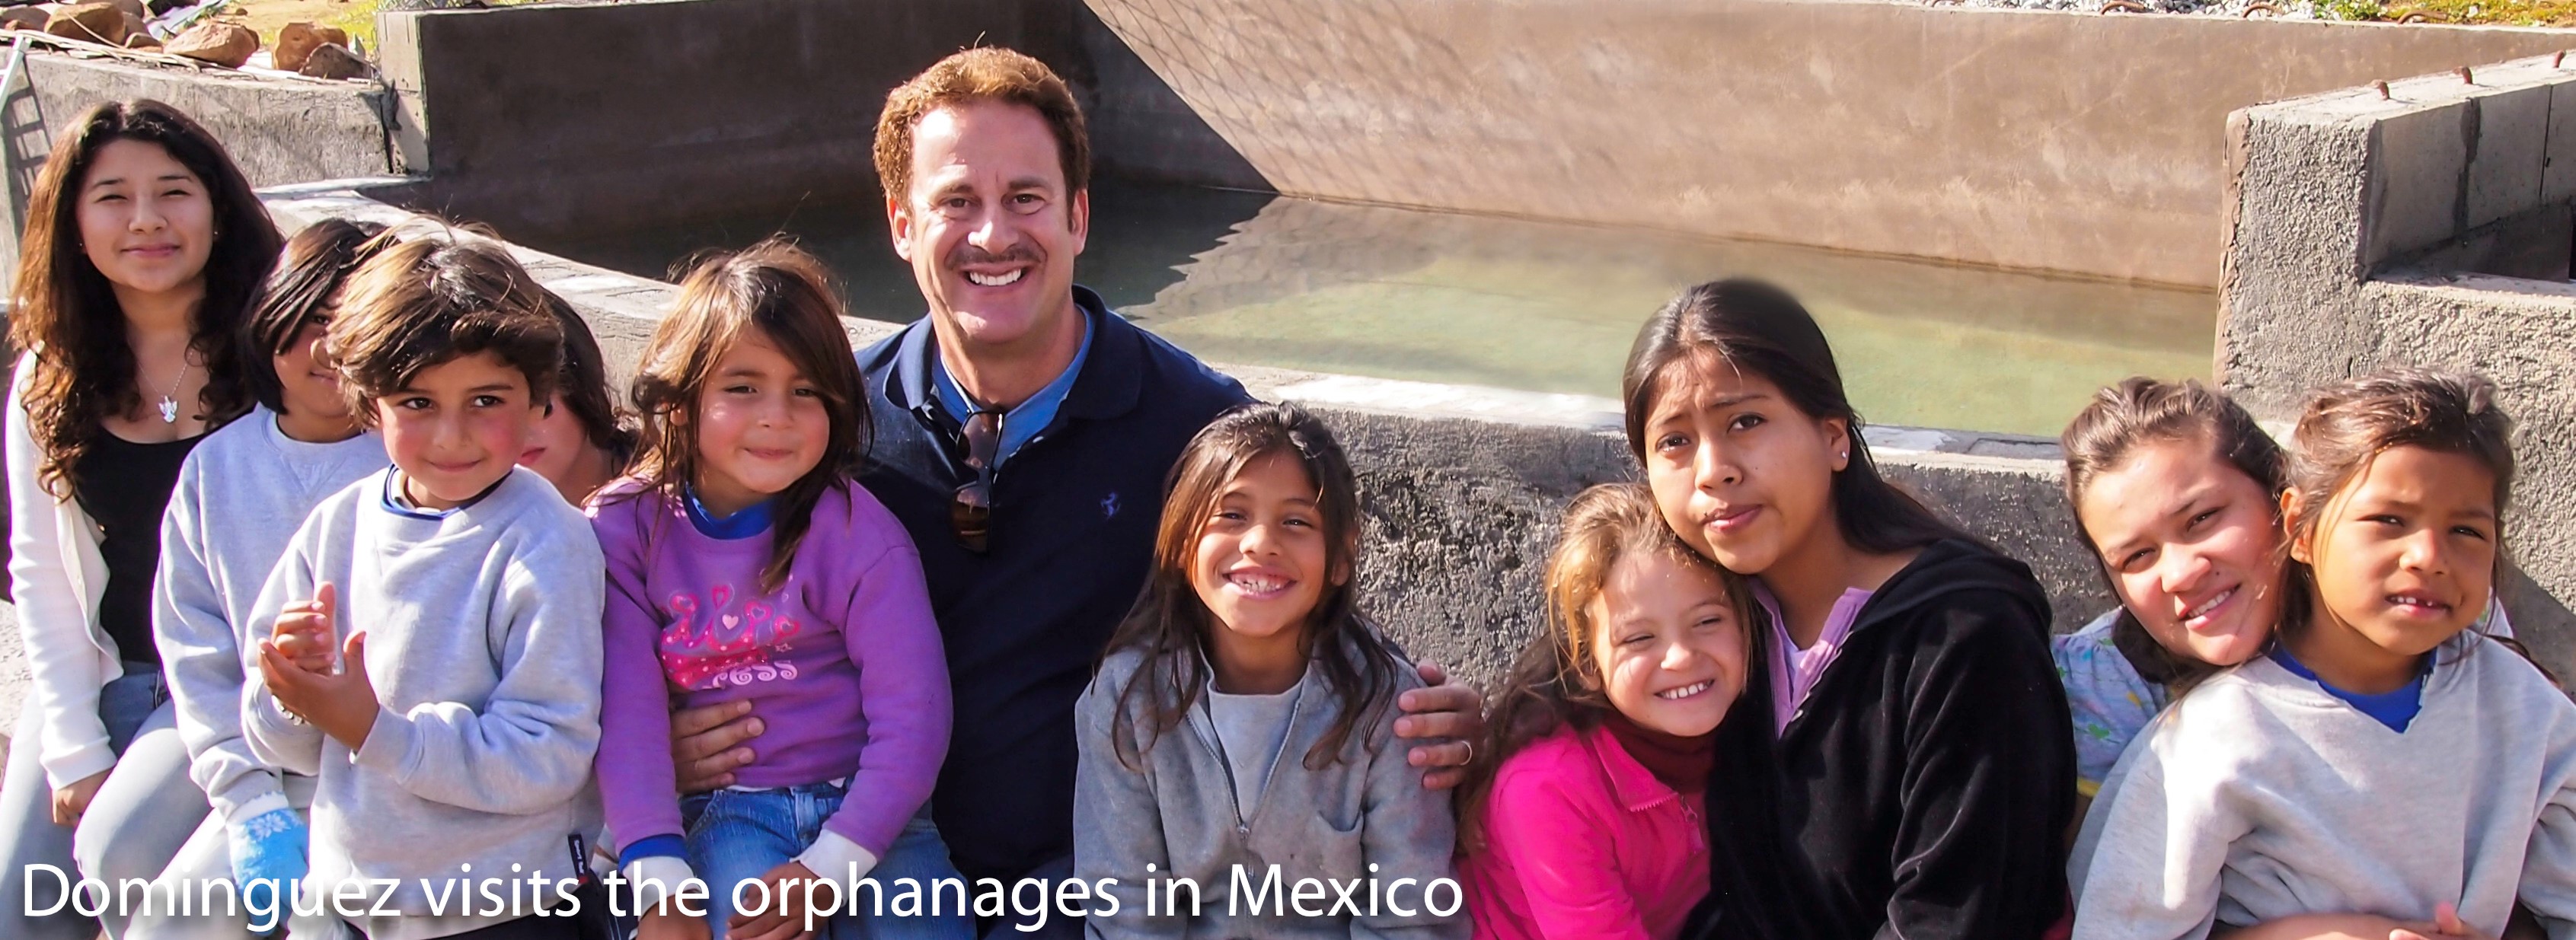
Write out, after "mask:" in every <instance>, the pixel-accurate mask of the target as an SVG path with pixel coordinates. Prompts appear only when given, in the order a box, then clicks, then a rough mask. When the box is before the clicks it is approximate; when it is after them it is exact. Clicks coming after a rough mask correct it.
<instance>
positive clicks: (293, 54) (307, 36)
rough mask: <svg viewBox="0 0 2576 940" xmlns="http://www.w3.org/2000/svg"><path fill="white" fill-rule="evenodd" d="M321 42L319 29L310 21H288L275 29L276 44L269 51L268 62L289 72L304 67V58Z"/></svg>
mask: <svg viewBox="0 0 2576 940" xmlns="http://www.w3.org/2000/svg"><path fill="white" fill-rule="evenodd" d="M321 44H322V36H321V30H317V29H314V28H313V24H311V23H288V24H286V25H285V26H284V27H281V28H279V29H278V31H277V46H276V48H275V51H273V52H271V53H269V57H268V58H269V63H270V64H272V65H274V66H276V67H278V68H280V69H284V70H286V71H289V72H298V71H302V70H303V69H304V60H305V59H306V58H309V57H311V56H312V55H313V48H314V47H315V46H319V45H321Z"/></svg>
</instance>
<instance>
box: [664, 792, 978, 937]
mask: <svg viewBox="0 0 2576 940" xmlns="http://www.w3.org/2000/svg"><path fill="white" fill-rule="evenodd" d="M848 794H849V789H848V788H847V787H844V786H841V785H838V784H832V783H818V784H813V785H810V786H802V787H783V788H776V789H768V790H718V791H715V792H713V793H706V794H700V795H696V796H691V797H689V798H688V799H686V800H685V801H683V802H682V803H681V804H680V814H681V817H682V819H684V820H685V821H686V823H687V825H688V829H689V834H688V839H687V841H688V847H689V867H690V868H692V869H694V870H695V871H696V872H697V874H698V877H699V878H702V879H705V881H706V883H707V891H708V893H709V894H711V895H713V897H711V898H709V899H708V901H707V912H708V917H709V919H710V920H711V921H713V923H714V940H724V936H725V920H726V919H727V918H729V917H732V916H733V889H734V885H735V884H737V883H739V882H743V881H750V880H754V879H757V878H759V877H760V876H761V875H763V874H767V873H768V872H769V870H770V869H772V868H776V867H778V866H780V865H784V864H786V863H787V862H789V861H792V860H794V859H795V858H796V856H797V855H798V854H800V853H802V852H804V851H805V849H806V847H807V846H810V845H813V844H814V840H816V839H818V838H821V837H822V835H823V821H824V820H826V819H830V818H831V817H832V814H833V813H834V812H836V811H838V810H840V808H841V800H842V798H843V797H845V796H847V795H848ZM814 874H815V875H816V876H817V877H821V878H828V879H831V880H832V881H833V882H834V883H836V884H838V885H840V886H841V888H842V890H843V891H845V892H846V891H847V890H848V887H849V873H848V872H846V871H840V872H828V871H824V872H815V873H814ZM865 877H868V878H873V879H876V882H877V883H878V884H879V885H882V886H884V892H883V893H884V897H885V899H886V900H887V902H888V904H887V907H886V909H885V911H884V912H883V913H882V914H881V915H879V914H877V913H875V912H873V911H871V910H870V908H872V907H874V902H875V900H876V896H875V895H872V894H871V893H870V892H868V891H867V890H866V889H865V888H862V889H861V890H860V892H859V898H858V900H859V904H858V907H859V909H860V912H859V913H858V914H855V915H853V914H842V915H840V916H836V917H834V918H832V920H831V922H830V923H829V924H822V923H817V924H816V925H815V932H814V937H815V940H974V936H975V921H974V917H973V915H972V914H971V913H969V912H967V911H961V910H957V909H956V907H957V898H958V895H959V892H958V891H957V890H956V889H954V888H951V889H950V890H948V891H947V892H946V893H944V894H938V895H937V896H938V897H939V898H940V900H941V901H942V904H941V908H940V911H939V914H940V916H937V917H933V916H930V915H929V913H928V912H929V907H928V902H929V900H930V898H932V897H933V896H934V894H935V893H934V892H933V891H932V887H933V885H934V883H935V882H934V879H940V878H958V877H960V876H959V875H958V874H957V868H956V866H955V865H953V864H951V863H950V862H949V860H948V845H947V844H946V843H944V842H942V841H940V839H939V829H938V827H937V826H934V825H932V824H931V822H930V811H929V808H928V807H924V808H923V809H922V811H921V812H920V813H917V814H914V816H913V817H912V820H911V821H910V822H907V823H905V824H904V827H903V834H902V835H900V836H897V837H895V842H894V845H892V846H889V847H887V849H886V852H885V857H884V858H881V859H878V860H877V867H876V868H875V869H874V870H872V871H869V872H868V873H867V875H866V876H865ZM900 878H912V879H917V880H918V881H919V882H920V883H921V890H922V894H921V897H922V900H923V902H924V904H923V907H922V910H921V913H920V915H919V916H914V917H903V916H898V915H896V914H895V913H894V910H893V906H892V901H893V899H894V896H895V895H896V894H897V893H898V890H899V889H897V888H896V887H895V884H894V882H895V880H896V879H900ZM800 890H801V889H800ZM830 898H831V895H830V894H829V893H828V892H827V893H825V894H824V899H825V900H827V901H828V900H830ZM743 900H744V903H745V904H751V903H754V902H757V901H759V900H760V892H759V889H757V888H752V889H746V890H745V894H744V896H743ZM775 900H776V899H774V898H773V899H771V901H772V903H775ZM843 906H844V909H847V907H848V906H849V905H848V902H847V901H846V900H845V901H844V902H843Z"/></svg>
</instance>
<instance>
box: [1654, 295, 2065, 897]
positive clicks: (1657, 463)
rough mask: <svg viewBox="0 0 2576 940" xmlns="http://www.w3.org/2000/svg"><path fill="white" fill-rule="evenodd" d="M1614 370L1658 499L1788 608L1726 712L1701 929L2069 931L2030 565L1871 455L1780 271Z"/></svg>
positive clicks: (2058, 800)
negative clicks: (1782, 286) (1897, 479)
mask: <svg viewBox="0 0 2576 940" xmlns="http://www.w3.org/2000/svg"><path fill="white" fill-rule="evenodd" d="M1623 384H1624V393H1625V398H1626V404H1627V430H1628V442H1629V446H1630V447H1631V448H1632V449H1633V451H1634V452H1635V453H1636V455H1637V458H1638V460H1639V461H1640V462H1641V463H1643V464H1644V466H1645V469H1646V476H1647V480H1648V482H1649V483H1650V484H1651V485H1652V486H1653V489H1654V492H1655V502H1656V503H1657V505H1658V506H1659V507H1660V508H1661V510H1662V511H1663V514H1664V519H1665V521H1666V522H1667V523H1668V524H1670V525H1671V526H1672V527H1673V530H1674V532H1676V533H1677V534H1679V535H1680V536H1681V538H1682V540H1683V541H1684V542H1686V543H1688V544H1689V545H1690V546H1691V547H1692V548H1694V549H1696V550H1698V551H1700V552H1701V553H1703V554H1706V555H1707V556H1708V557H1710V558H1712V559H1715V560H1716V561H1717V562H1718V563H1719V564H1721V565H1724V566H1726V567H1727V568H1728V569H1729V570H1732V571H1735V572H1738V573H1741V574H1746V575H1751V576H1753V577H1754V579H1755V584H1756V588H1757V590H1756V593H1757V595H1758V599H1759V600H1760V601H1761V602H1762V603H1763V605H1764V606H1765V607H1766V608H1769V613H1770V614H1771V616H1770V617H1769V620H1770V621H1771V623H1772V627H1771V629H1773V630H1774V631H1776V632H1774V634H1773V635H1772V637H1771V639H1772V640H1773V641H1774V642H1772V643H1771V644H1770V647H1771V650H1770V653H1769V655H1768V656H1766V657H1765V658H1766V659H1768V660H1770V661H1769V662H1768V663H1766V664H1765V665H1763V666H1756V667H1754V668H1752V669H1751V670H1749V671H1750V672H1751V673H1752V675H1751V677H1750V682H1749V683H1748V686H1747V688H1746V689H1745V692H1744V698H1743V701H1742V702H1741V703H1739V704H1738V705H1737V706H1736V708H1735V709H1734V710H1732V711H1731V712H1730V713H1729V714H1728V715H1727V717H1726V720H1725V723H1724V724H1722V725H1720V726H1719V728H1718V731H1717V735H1718V741H1717V771H1716V773H1715V775H1714V776H1712V777H1711V778H1710V780H1709V789H1708V797H1707V798H1708V819H1709V836H1710V846H1709V848H1710V856H1711V864H1710V881H1711V884H1710V893H1709V896H1708V900H1707V901H1706V902H1704V903H1703V904H1702V905H1701V908H1700V910H1699V911H1698V912H1697V914H1696V915H1695V916H1694V921H1693V929H1692V930H1691V931H1690V932H1689V933H1690V935H1692V936H1698V937H1714V938H1763V940H1770V938H1778V940H1792V938H1820V940H1862V938H1871V937H1877V938H1888V940H1894V938H1904V940H1951V938H1956V940H2036V938H2040V937H2042V936H2046V935H2049V934H2050V933H2051V932H2052V928H2060V929H2062V927H2063V924H2062V920H2063V918H2064V917H2065V915H2066V913H2067V895H2066V877H2065V859H2064V854H2063V846H2064V839H2065V834H2066V831H2067V826H2068V824H2069V822H2070V821H2071V820H2072V818H2073V814H2074V799H2073V796H2074V793H2075V754H2074V746H2073V739H2072V734H2073V732H2072V729H2071V726H2070V723H2069V720H2068V718H2067V708H2066V696H2065V693H2064V692H2063V691H2062V690H2061V688H2060V687H2059V685H2058V681H2057V672H2056V667H2055V665H2054V664H2053V661H2052V660H2051V659H2050V658H2049V652H2048V623H2049V609H2048V599H2047V596H2046V595H2045V594H2043V593H2042V592H2041V591H2040V587H2039V584H2038V582H2037V581H2035V580H2033V579H2032V578H2031V575H2030V569H2029V568H2028V567H2027V566H2024V565H2023V564H2022V563H2020V562H2018V561H2014V560H2012V559H2010V558H2006V557H2004V556H2002V555H2000V554H1997V553H1996V552H1995V551H1994V550H1993V549H1991V548H1988V547H1987V546H1985V545H1984V544H1982V543H1980V542H1978V541H1976V540H1974V539H1973V538H1971V537H1969V536H1967V535H1965V534H1964V533H1962V532H1960V531H1959V530H1958V529H1956V528H1954V527H1953V526H1951V525H1950V524H1948V523H1946V522H1944V521H1942V520H1941V519H1940V518H1938V517H1936V516H1934V515H1933V514H1932V512H1931V511H1930V510H1928V509H1926V508H1924V506H1923V504H1921V503H1920V502H1917V501H1916V500H1915V499H1914V498H1913V497H1911V496H1908V495H1906V494H1905V493H1904V492H1902V491H1900V490H1898V489H1896V488H1895V487H1894V486H1891V485H1889V484H1888V483H1887V482H1886V481H1885V480H1883V479H1881V478H1880V477H1879V476H1878V472H1877V469H1876V467H1875V466H1874V465H1873V464H1872V463H1871V461H1870V457H1869V449H1868V446H1867V445H1866V444H1864V443H1863V442H1862V440H1861V434H1860V417H1859V415H1858V414H1856V413H1855V412H1854V411H1853V409H1852V406H1851V402H1850V401H1849V399H1848V398H1846V397H1845V395H1844V393H1843V386H1842V377H1841V373H1840V371H1839V370H1838V369H1836V368H1835V365H1834V358H1833V351H1832V349H1831V348H1830V347H1829V346H1827V345H1826V343H1825V337H1824V334H1823V332H1822V331H1820V330H1818V329H1817V327H1816V322H1815V320H1814V318H1812V317H1810V316H1808V314H1807V311H1806V309H1805V308H1804V307H1802V306H1800V305H1799V304H1798V302H1797V301H1796V300H1795V299H1793V298H1791V297H1790V296H1789V295H1788V294H1786V293H1784V292H1782V291H1781V290H1779V289H1778V288H1775V287H1772V286H1770V285H1767V284H1762V283H1758V282H1752V281H1743V280H1726V281H1717V282H1714V283H1709V284H1703V285H1700V286H1698V287H1694V288H1691V289H1690V290H1688V291H1685V292H1683V294H1682V295H1681V296H1680V297H1678V298H1676V299H1674V300H1673V301H1672V302H1671V303H1669V304H1667V305H1665V307H1664V308H1663V309H1662V310H1661V311H1658V312H1657V313H1656V314H1655V316H1654V318H1653V319H1651V320H1649V321H1647V323H1646V326H1645V329H1644V330H1642V331H1640V332H1639V334H1638V336H1637V343H1636V346H1635V348H1634V349H1633V350H1631V352H1630V353H1629V357H1628V367H1627V371H1626V375H1625V380H1624V383H1623Z"/></svg>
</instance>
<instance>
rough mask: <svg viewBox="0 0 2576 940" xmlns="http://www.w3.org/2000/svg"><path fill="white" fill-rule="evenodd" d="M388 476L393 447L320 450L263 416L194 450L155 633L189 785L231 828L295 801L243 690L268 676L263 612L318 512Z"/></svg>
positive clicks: (165, 535) (158, 593)
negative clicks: (280, 569)
mask: <svg viewBox="0 0 2576 940" xmlns="http://www.w3.org/2000/svg"><path fill="white" fill-rule="evenodd" d="M384 468H385V445H384V441H383V440H382V439H380V438H378V437H377V436H376V435H374V434H372V433H370V434H360V435H358V436H356V437H352V438H350V439H348V440H345V441H340V442H338V443H333V444H310V443H306V442H303V441H299V440H296V439H294V438H291V437H288V436H286V434H285V433H284V432H281V431H279V430H278V429H277V415H276V414H275V413H273V412H271V411H269V410H268V409H267V408H253V409H251V412H250V413H249V414H246V415H243V416H241V417H240V418H239V419H236V420H235V421H233V423H231V424H227V425H225V426H224V427H223V429H222V430H219V431H216V432H215V433H214V434H212V435H209V436H208V437H207V438H206V440H205V442H204V443H201V444H198V445H197V448H196V449H195V450H193V451H190V452H189V453H188V462H187V463H185V464H182V465H180V467H179V486H178V488H177V489H176V490H173V491H172V492H171V494H170V511H169V514H168V515H166V516H163V517H162V520H161V573H160V576H159V577H157V578H155V579H154V580H153V582H152V636H153V640H154V642H155V643H156V644H158V645H159V646H160V648H161V669H162V672H163V674H164V675H166V676H167V677H168V679H169V683H170V699H171V702H172V704H173V706H174V708H175V710H176V711H177V713H178V721H179V737H180V739H181V740H183V741H185V742H187V745H188V761H189V763H188V777H189V778H190V779H192V780H195V781H196V782H197V786H199V787H201V788H204V790H205V791H206V797H207V799H209V800H212V801H213V802H214V806H215V810H216V812H219V813H222V814H223V818H224V821H225V822H227V823H232V824H239V823H241V822H242V821H244V820H247V819H250V818H252V817H255V816H258V815H260V814H261V813H265V812H268V811H269V810H272V809H279V808H283V807H285V806H286V805H287V800H286V797H285V795H284V792H283V790H282V789H281V787H280V785H279V779H278V772H277V770H276V768H273V767H269V766H267V765H265V764H262V763H260V761H259V759H258V758H256V757H253V756H251V753H250V744H249V743H248V742H245V741H243V740H242V733H241V713H242V709H241V703H242V682H243V680H244V678H245V677H251V678H256V677H257V676H258V675H259V666H258V659H257V657H256V654H257V653H258V651H259V645H258V640H259V638H260V637H264V636H267V635H268V633H269V627H270V625H269V624H264V623H256V622H254V621H253V620H252V616H251V605H253V604H255V603H257V602H258V601H259V591H260V588H261V587H262V586H264V585H266V584H267V583H268V574H269V571H270V570H272V569H274V568H276V567H277V559H278V556H280V555H283V554H285V553H286V544H287V542H289V541H290V540H292V539H293V538H294V537H295V531H296V529H298V528H300V527H302V526H303V524H304V516H305V514H306V513H309V512H311V511H313V507H314V505H316V504H318V503H320V502H322V500H323V499H324V498H325V497H328V496H330V495H331V494H333V493H336V492H338V491H340V490H341V489H342V488H343V487H346V486H348V485H349V484H350V483H352V482H355V481H356V480H357V479H358V478H360V477H363V476H366V475H367V474H370V473H374V472H376V471H378V470H382V469H384Z"/></svg>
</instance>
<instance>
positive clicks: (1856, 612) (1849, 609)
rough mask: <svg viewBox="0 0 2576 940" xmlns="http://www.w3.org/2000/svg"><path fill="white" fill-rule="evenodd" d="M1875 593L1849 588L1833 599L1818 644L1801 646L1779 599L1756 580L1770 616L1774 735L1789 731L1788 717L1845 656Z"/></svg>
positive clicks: (1756, 588)
mask: <svg viewBox="0 0 2576 940" xmlns="http://www.w3.org/2000/svg"><path fill="white" fill-rule="evenodd" d="M1872 593H1875V592H1871V591H1864V590H1862V589H1860V588H1848V589H1845V590H1844V591H1843V596H1841V597H1839V598H1835V599H1834V609H1833V610H1832V611H1830V612H1827V613H1826V614H1825V632H1824V633H1822V634H1819V635H1817V637H1816V644H1815V645H1814V646H1810V647H1807V648H1806V649H1799V648H1798V644H1797V643H1796V642H1795V641H1792V640H1790V639H1789V626H1788V619H1787V618H1785V617H1782V616H1780V601H1779V599H1778V598H1775V597H1772V596H1771V589H1770V588H1767V587H1764V586H1763V585H1762V582H1761V581H1760V580H1755V581H1754V582H1753V599H1754V600H1755V601H1758V602H1760V603H1761V604H1762V611H1763V612H1764V613H1767V614H1770V615H1771V648H1772V650H1773V651H1774V652H1773V654H1772V656H1771V657H1770V659H1771V721H1772V725H1773V727H1772V729H1771V734H1772V736H1773V737H1778V736H1780V735H1782V734H1786V733H1788V731H1789V719H1791V718H1794V717H1796V716H1797V714H1798V706H1799V705H1801V704H1803V703H1805V702H1806V701H1807V692H1808V690H1811V689H1814V688H1815V687H1816V677H1817V676H1821V675H1824V674H1825V667H1826V666H1828V665H1831V664H1832V663H1833V661H1834V657H1836V656H1839V655H1842V651H1843V641H1844V640H1848V639H1850V638H1851V632H1852V624H1854V623H1858V622H1859V621H1860V609H1861V608H1862V607H1864V606H1866V605H1868V604H1869V598H1870V595H1871V594H1872Z"/></svg>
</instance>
